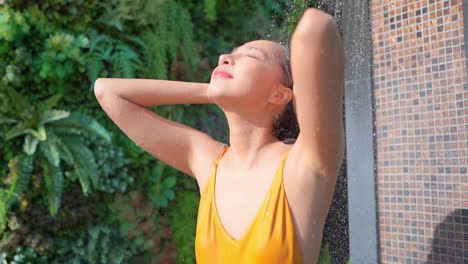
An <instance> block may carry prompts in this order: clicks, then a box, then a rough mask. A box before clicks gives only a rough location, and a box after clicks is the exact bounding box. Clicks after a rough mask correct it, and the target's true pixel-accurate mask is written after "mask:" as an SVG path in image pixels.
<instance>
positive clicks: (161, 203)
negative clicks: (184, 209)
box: [150, 161, 179, 208]
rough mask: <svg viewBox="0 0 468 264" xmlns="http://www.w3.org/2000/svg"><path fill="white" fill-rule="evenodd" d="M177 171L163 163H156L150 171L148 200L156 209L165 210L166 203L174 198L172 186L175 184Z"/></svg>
mask: <svg viewBox="0 0 468 264" xmlns="http://www.w3.org/2000/svg"><path fill="white" fill-rule="evenodd" d="M178 174H179V172H178V170H176V169H174V168H172V167H170V166H168V165H167V164H165V163H163V162H161V161H160V162H158V163H157V165H156V167H154V168H153V169H152V170H151V175H152V176H153V177H151V181H150V183H151V189H150V193H151V196H150V200H151V201H153V203H154V204H156V205H157V206H158V207H161V208H166V207H167V206H168V202H169V201H170V200H173V199H174V198H175V194H174V190H173V189H174V186H175V184H176V182H177V175H178Z"/></svg>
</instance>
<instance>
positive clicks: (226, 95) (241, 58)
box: [208, 40, 283, 103]
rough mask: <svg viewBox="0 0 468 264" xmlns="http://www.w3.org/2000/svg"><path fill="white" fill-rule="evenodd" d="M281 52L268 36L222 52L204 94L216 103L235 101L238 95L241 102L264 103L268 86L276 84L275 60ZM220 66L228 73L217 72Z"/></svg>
mask: <svg viewBox="0 0 468 264" xmlns="http://www.w3.org/2000/svg"><path fill="white" fill-rule="evenodd" d="M282 55H283V51H282V48H281V47H280V46H279V45H278V44H276V43H275V42H272V41H268V40H255V41H251V42H247V43H245V44H244V45H242V46H239V47H237V48H235V49H234V50H233V51H232V52H231V53H230V54H222V55H221V56H220V57H219V62H218V66H217V67H216V68H215V69H214V70H213V73H212V75H211V81H210V85H209V88H208V96H209V97H211V98H212V99H213V101H215V102H217V103H220V102H225V103H226V102H232V101H235V102H239V100H238V99H242V101H241V102H244V103H258V102H265V103H266V102H267V99H268V98H269V96H270V94H271V92H272V91H273V90H272V89H273V88H275V87H278V85H280V79H281V74H282V73H281V67H280V65H279V63H278V62H279V56H282ZM220 70H222V71H225V72H227V73H228V75H225V74H224V75H223V74H217V71H220ZM229 75H230V76H229ZM232 99H235V100H232Z"/></svg>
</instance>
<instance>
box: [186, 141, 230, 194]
mask: <svg viewBox="0 0 468 264" xmlns="http://www.w3.org/2000/svg"><path fill="white" fill-rule="evenodd" d="M226 145H227V144H226V143H223V142H220V141H217V140H214V139H212V140H210V141H205V142H203V144H199V146H198V147H197V149H196V153H194V155H193V159H194V160H193V171H194V178H195V179H196V180H197V182H198V186H199V188H200V193H201V191H202V190H203V187H204V185H205V182H206V180H207V179H208V176H209V174H210V172H211V169H212V168H213V165H214V163H215V161H216V159H217V158H218V157H219V155H221V152H222V151H223V150H224V147H225V146H226Z"/></svg>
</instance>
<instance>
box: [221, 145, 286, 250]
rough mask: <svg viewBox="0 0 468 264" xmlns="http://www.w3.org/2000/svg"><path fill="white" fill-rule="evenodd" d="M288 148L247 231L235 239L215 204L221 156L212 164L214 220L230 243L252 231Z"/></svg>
mask: <svg viewBox="0 0 468 264" xmlns="http://www.w3.org/2000/svg"><path fill="white" fill-rule="evenodd" d="M229 147H230V146H227V147H226V149H225V150H224V152H223V154H222V155H221V158H222V156H224V154H225V153H226V151H227V148H229ZM289 151H290V150H288V151H286V153H285V154H284V155H283V158H282V159H281V160H280V163H279V166H278V168H277V169H276V171H275V175H274V177H273V180H272V181H271V183H270V187H269V188H268V191H267V193H266V194H265V196H264V197H263V200H262V203H261V205H260V208H258V209H257V211H256V213H255V216H254V218H253V220H252V222H251V223H250V225H249V226H248V228H247V231H245V233H244V234H243V235H242V236H241V237H240V238H239V239H235V238H234V237H233V236H232V235H231V234H229V232H228V231H227V230H226V228H225V227H224V225H223V223H222V222H221V218H220V217H219V214H218V208H217V206H216V175H217V174H218V164H219V161H220V160H221V158H220V159H219V160H218V161H217V162H216V164H215V166H214V175H213V177H214V179H213V199H212V204H213V207H214V212H215V215H216V217H215V218H216V221H217V222H218V226H220V229H221V232H222V233H223V234H224V236H225V237H227V238H228V239H229V241H231V242H232V243H234V244H240V243H241V242H242V241H244V240H245V239H246V237H247V236H248V234H249V233H250V232H252V229H253V228H254V226H255V224H256V222H257V221H258V219H259V216H260V213H261V212H262V211H263V209H264V207H265V206H266V204H267V201H268V199H267V198H268V197H270V194H271V190H272V188H273V186H274V185H275V182H276V178H277V177H278V174H279V172H280V169H282V168H283V167H284V165H283V162H284V160H285V159H286V157H287V155H288V153H289ZM282 173H283V171H281V174H282Z"/></svg>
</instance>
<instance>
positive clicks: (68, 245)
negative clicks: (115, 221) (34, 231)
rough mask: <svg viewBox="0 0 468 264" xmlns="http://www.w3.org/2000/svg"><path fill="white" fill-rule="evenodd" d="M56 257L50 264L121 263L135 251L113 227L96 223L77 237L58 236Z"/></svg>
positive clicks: (126, 260) (126, 261)
mask: <svg viewBox="0 0 468 264" xmlns="http://www.w3.org/2000/svg"><path fill="white" fill-rule="evenodd" d="M56 245H57V255H58V256H57V257H56V258H55V259H54V261H52V262H50V263H52V264H59V263H70V264H108V263H112V264H121V263H129V262H128V260H129V259H130V258H131V257H132V256H133V255H134V254H135V253H136V248H135V246H134V245H133V244H132V243H131V242H130V241H129V240H128V239H126V238H124V237H122V236H121V235H120V234H119V233H118V232H117V231H115V229H114V228H113V227H110V226H106V225H102V224H98V225H94V226H89V227H87V228H86V229H85V230H83V231H82V232H80V233H79V234H78V237H72V239H70V238H63V237H59V238H57V241H56Z"/></svg>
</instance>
